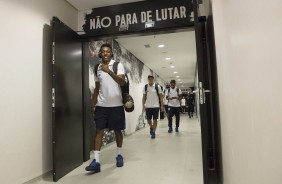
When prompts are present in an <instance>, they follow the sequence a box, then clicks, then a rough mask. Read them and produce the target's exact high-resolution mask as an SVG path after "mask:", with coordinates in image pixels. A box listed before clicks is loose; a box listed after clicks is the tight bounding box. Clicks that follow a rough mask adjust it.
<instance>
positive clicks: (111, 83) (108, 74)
mask: <svg viewBox="0 0 282 184" xmlns="http://www.w3.org/2000/svg"><path fill="white" fill-rule="evenodd" d="M99 57H100V58H101V59H102V62H101V63H100V64H99V66H98V69H97V76H96V75H94V80H95V89H94V93H93V96H92V106H91V108H92V111H93V112H94V116H95V117H94V119H95V124H96V135H95V146H94V160H93V161H92V162H91V164H90V165H89V166H87V167H86V168H85V170H86V171H92V172H100V150H101V147H102V138H103V135H104V129H109V130H114V132H115V137H116V144H117V157H116V166H117V167H122V166H123V157H122V143H123V135H122V132H121V131H122V130H124V129H125V113H124V108H123V103H122V94H121V90H120V85H121V86H122V85H124V84H125V79H124V76H125V73H124V67H123V65H122V64H121V63H119V64H118V68H117V73H116V74H115V73H114V72H113V64H114V62H115V61H114V60H112V59H111V58H112V57H113V52H112V47H111V45H110V44H108V43H106V44H103V45H102V46H101V48H100V51H99Z"/></svg>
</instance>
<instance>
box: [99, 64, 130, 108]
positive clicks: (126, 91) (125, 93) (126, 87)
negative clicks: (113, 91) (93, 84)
mask: <svg viewBox="0 0 282 184" xmlns="http://www.w3.org/2000/svg"><path fill="white" fill-rule="evenodd" d="M118 64H119V62H117V61H116V62H114V64H113V72H114V73H115V74H117V67H118ZM99 65H100V63H99V64H96V65H95V67H94V72H95V76H96V77H97V71H98V67H99ZM124 75H125V84H124V85H123V86H120V89H121V94H122V101H123V103H124V104H125V102H126V100H132V101H133V98H132V97H131V96H130V95H129V79H128V76H127V74H124ZM133 110H134V106H133V108H130V109H127V108H125V111H126V112H132V111H133Z"/></svg>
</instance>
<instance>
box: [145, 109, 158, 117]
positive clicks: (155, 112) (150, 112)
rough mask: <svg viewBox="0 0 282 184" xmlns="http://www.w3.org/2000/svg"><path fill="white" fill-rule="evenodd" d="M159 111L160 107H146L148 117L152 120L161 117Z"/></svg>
mask: <svg viewBox="0 0 282 184" xmlns="http://www.w3.org/2000/svg"><path fill="white" fill-rule="evenodd" d="M159 111H160V108H158V107H157V108H146V119H147V120H151V119H152V118H153V119H159Z"/></svg>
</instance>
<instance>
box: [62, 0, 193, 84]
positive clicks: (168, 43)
mask: <svg viewBox="0 0 282 184" xmlns="http://www.w3.org/2000/svg"><path fill="white" fill-rule="evenodd" d="M66 1H68V2H69V3H70V4H71V5H72V6H74V7H75V8H76V9H77V10H78V11H83V10H89V9H92V8H94V7H103V6H110V5H115V4H123V3H130V2H137V1H140V0H108V1H105V0H95V1H94V0H66ZM116 40H117V41H118V42H119V43H120V44H121V45H122V46H123V47H125V48H126V49H127V50H129V51H130V52H131V53H132V54H133V55H135V56H136V57H137V58H138V59H140V60H141V61H142V62H143V63H144V64H145V65H146V66H148V67H149V68H150V69H152V70H153V71H154V72H156V73H157V74H158V75H159V76H160V77H161V78H162V79H163V80H165V81H166V82H169V81H170V80H171V79H176V80H177V79H180V80H177V84H178V85H177V86H179V87H184V88H185V87H191V86H194V80H195V71H196V45H195V32H194V31H185V32H177V33H167V34H157V33H154V35H149V36H148V35H146V36H136V37H132V36H130V37H121V38H118V39H116ZM159 44H163V45H165V46H164V47H163V48H159V47H158V45H159ZM145 45H149V46H150V47H149V48H146V47H145ZM168 57H169V58H171V59H170V60H166V58H168ZM171 66H174V67H175V68H171ZM174 72H177V73H174ZM178 76H179V77H178Z"/></svg>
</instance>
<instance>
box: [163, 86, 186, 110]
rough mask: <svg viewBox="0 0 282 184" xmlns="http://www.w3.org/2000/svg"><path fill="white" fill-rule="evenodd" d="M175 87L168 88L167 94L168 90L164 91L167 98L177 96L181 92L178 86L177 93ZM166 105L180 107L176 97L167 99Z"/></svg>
mask: <svg viewBox="0 0 282 184" xmlns="http://www.w3.org/2000/svg"><path fill="white" fill-rule="evenodd" d="M176 89H177V87H175V88H174V89H172V88H170V90H169V94H168V90H167V91H166V96H168V98H171V97H177V98H178V95H181V94H182V91H181V90H180V89H179V88H178V90H179V91H178V93H177V90H176ZM168 106H170V107H180V101H179V100H178V99H172V100H168Z"/></svg>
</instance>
